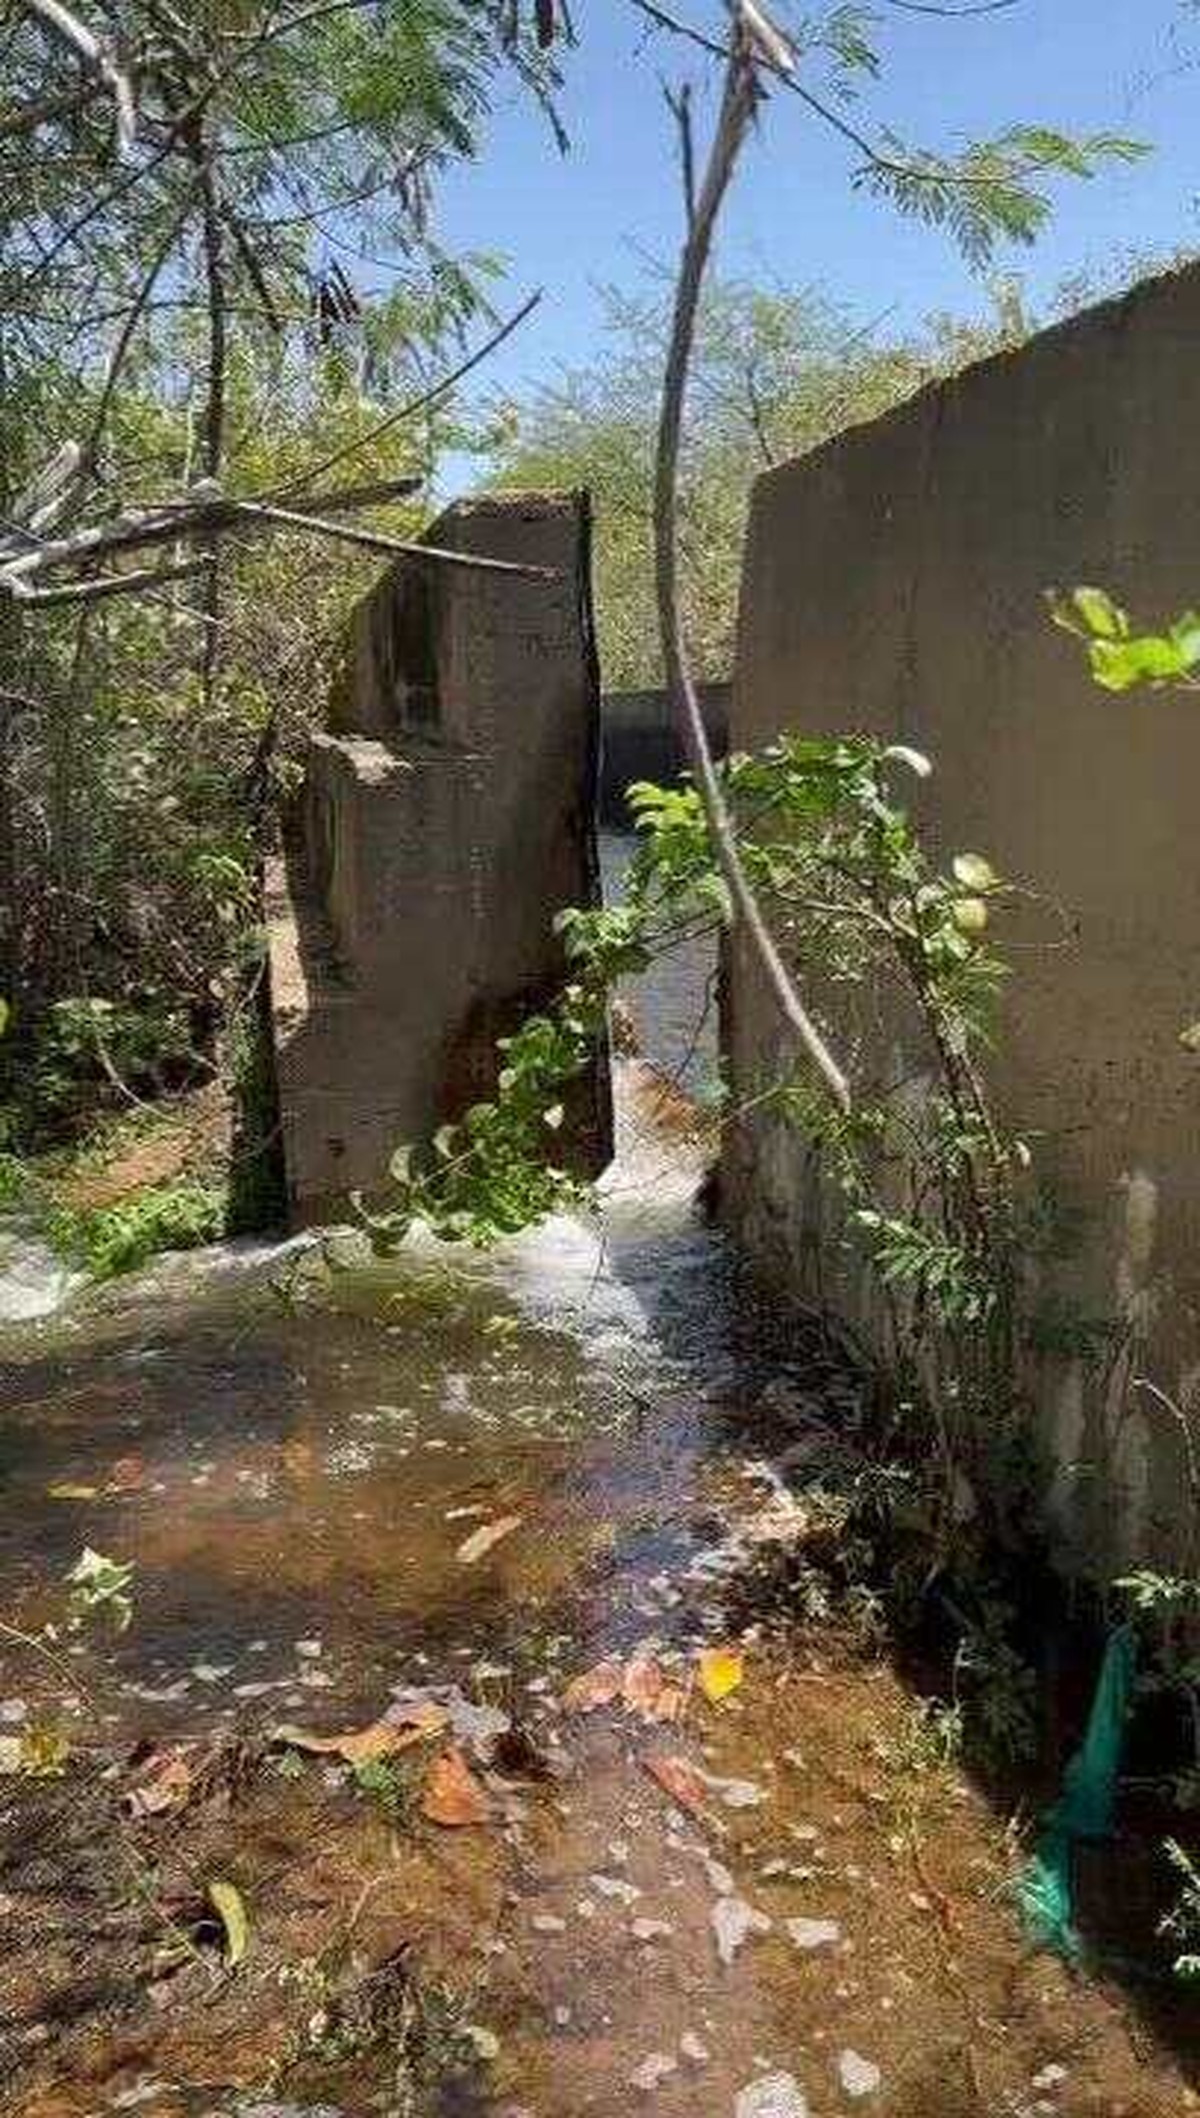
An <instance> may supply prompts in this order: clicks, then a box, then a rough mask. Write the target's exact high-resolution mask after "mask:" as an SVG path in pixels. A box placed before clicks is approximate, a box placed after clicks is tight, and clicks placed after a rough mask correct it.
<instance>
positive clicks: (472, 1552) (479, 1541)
mask: <svg viewBox="0 0 1200 2118" xmlns="http://www.w3.org/2000/svg"><path fill="white" fill-rule="evenodd" d="M524 1520H525V1517H524V1516H523V1515H502V1516H501V1517H500V1520H499V1521H498V1522H483V1523H481V1524H480V1526H479V1528H478V1529H477V1530H472V1532H471V1534H470V1536H469V1537H464V1539H463V1541H462V1543H461V1544H460V1545H459V1548H458V1553H457V1558H458V1561H459V1564H460V1565H461V1566H474V1565H475V1562H476V1560H477V1559H484V1558H486V1556H487V1554H488V1553H489V1552H490V1551H491V1549H492V1547H493V1545H497V1544H499V1542H500V1539H501V1538H502V1537H511V1535H512V1533H513V1531H514V1530H519V1529H520V1527H521V1524H522V1523H523V1522H524Z"/></svg>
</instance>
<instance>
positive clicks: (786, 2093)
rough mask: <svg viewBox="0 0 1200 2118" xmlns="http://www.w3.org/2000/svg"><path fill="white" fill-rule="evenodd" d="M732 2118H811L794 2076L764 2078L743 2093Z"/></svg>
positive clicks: (775, 2075)
mask: <svg viewBox="0 0 1200 2118" xmlns="http://www.w3.org/2000/svg"><path fill="white" fill-rule="evenodd" d="M733 2118H808V2102H807V2099H806V2097H805V2095H804V2091H803V2089H802V2088H801V2087H800V2084H799V2082H798V2081H797V2079H796V2077H795V2075H794V2074H764V2075H762V2077H761V2078H760V2079H759V2080H758V2081H752V2082H751V2083H750V2084H749V2086H748V2087H747V2088H744V2089H743V2090H742V2092H741V2094H740V2096H739V2097H738V2100H737V2102H736V2103H735V2104H734V2107H733Z"/></svg>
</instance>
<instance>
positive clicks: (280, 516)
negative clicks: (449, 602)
mask: <svg viewBox="0 0 1200 2118" xmlns="http://www.w3.org/2000/svg"><path fill="white" fill-rule="evenodd" d="M419 483H420V481H419V480H417V479H413V478H402V479H389V480H381V481H379V482H377V483H375V484H372V485H366V486H352V487H347V488H346V489H344V490H343V491H340V492H334V493H328V494H320V495H315V496H314V498H313V501H312V504H311V507H310V508H309V509H306V510H305V511H304V512H300V511H299V510H297V509H295V508H285V507H279V506H276V505H274V504H272V503H270V502H267V501H261V500H237V499H233V498H230V497H227V496H226V495H224V494H222V493H220V492H219V491H214V490H213V489H212V486H211V484H210V482H209V481H202V482H201V483H199V484H198V485H196V486H194V487H193V488H192V489H191V491H190V492H189V493H187V494H184V495H182V496H181V497H180V498H179V499H176V500H171V501H167V502H164V503H162V504H161V505H160V506H159V507H158V508H156V509H152V510H150V509H148V510H145V511H142V512H139V513H126V514H124V515H119V516H117V517H115V518H114V519H113V520H112V521H111V522H107V523H100V524H97V525H96V526H95V527H93V528H91V529H85V530H79V531H76V532H75V534H74V535H72V536H69V537H58V538H53V539H51V538H46V537H42V536H39V535H38V534H37V532H36V531H34V530H33V529H32V528H31V527H30V526H28V525H27V524H25V523H21V522H17V521H15V520H14V521H10V522H7V523H4V524H2V525H0V594H7V595H8V596H11V597H12V598H13V599H14V600H16V601H19V602H21V603H23V604H31V603H37V604H42V605H45V604H48V603H51V602H56V603H59V602H79V603H84V602H87V601H89V600H94V599H99V598H100V597H107V596H115V595H118V594H120V593H121V592H122V590H124V591H125V592H126V593H129V594H134V593H144V592H146V591H147V590H157V589H158V588H160V587H161V586H162V583H163V582H164V581H165V580H168V579H180V578H183V574H184V573H185V572H187V573H196V572H198V571H201V570H203V568H204V565H205V562H204V561H202V560H201V561H196V560H192V561H183V562H181V563H180V566H179V567H178V568H177V569H175V570H163V569H155V570H146V569H139V570H138V571H136V572H134V571H130V572H127V573H123V574H122V573H116V574H106V575H102V576H99V577H97V576H95V575H85V576H84V578H82V579H80V580H79V581H77V582H75V583H73V584H70V583H63V584H62V585H61V586H51V587H49V588H46V587H43V586H41V583H42V581H43V580H44V578H45V577H46V576H48V575H53V574H55V573H58V572H60V571H62V570H64V569H67V570H74V569H78V568H87V567H90V566H92V565H94V564H95V563H96V562H98V561H102V560H109V559H111V558H113V557H114V556H115V555H118V554H121V553H124V552H130V553H132V552H139V551H146V550H150V549H153V548H154V547H155V546H158V545H166V544H175V543H179V542H184V541H193V540H195V541H197V542H202V543H204V544H205V545H207V546H209V547H211V546H212V545H213V543H214V541H215V540H217V539H218V538H220V537H223V536H228V535H229V534H230V533H232V532H236V531H239V530H241V531H246V530H251V531H253V530H260V531H269V530H271V529H274V528H276V527H279V528H288V529H297V530H303V531H305V532H307V533H309V534H311V535H315V536H320V537H328V538H331V539H333V540H334V541H335V542H341V543H345V544H353V545H356V546H358V548H359V549H360V550H363V551H371V552H379V553H381V554H384V555H386V556H388V557H404V558H409V559H416V560H420V561H422V562H426V561H427V562H429V563H430V564H432V565H446V566H455V567H465V568H467V569H469V570H472V571H474V572H477V573H497V574H506V575H510V576H515V577H517V578H521V579H525V580H534V581H554V580H557V579H558V578H559V577H558V574H557V572H556V571H555V569H554V568H553V567H545V566H530V565H525V564H523V563H520V562H518V561H516V560H511V559H490V558H486V557H484V556H483V555H482V554H481V553H478V552H455V551H449V550H447V549H445V548H444V547H442V546H440V545H433V544H422V543H418V542H416V541H415V540H414V539H412V538H406V537H392V536H388V535H386V534H385V533H384V532H383V531H381V530H366V529H354V528H351V527H350V526H349V525H348V524H347V523H344V522H340V521H338V520H336V519H335V518H336V515H337V513H338V512H339V511H343V512H348V511H351V510H353V509H355V508H358V507H364V506H369V505H371V504H374V503H378V502H379V501H381V500H387V499H394V498H396V497H397V495H398V494H402V493H406V492H412V491H413V490H414V489H415V487H416V486H417V485H418V484H419Z"/></svg>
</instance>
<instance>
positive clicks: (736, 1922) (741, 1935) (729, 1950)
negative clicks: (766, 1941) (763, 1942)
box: [709, 1897, 771, 1965]
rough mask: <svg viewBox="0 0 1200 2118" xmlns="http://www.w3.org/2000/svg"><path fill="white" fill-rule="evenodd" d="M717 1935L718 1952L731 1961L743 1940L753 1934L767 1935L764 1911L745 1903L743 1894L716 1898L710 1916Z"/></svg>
mask: <svg viewBox="0 0 1200 2118" xmlns="http://www.w3.org/2000/svg"><path fill="white" fill-rule="evenodd" d="M709 1916H710V1918H711V1920H712V1930H713V1934H714V1936H715V1938H716V1944H717V1955H718V1956H719V1957H720V1959H721V1962H722V1963H723V1964H726V1965H728V1964H731V1963H732V1962H733V1959H734V1957H735V1956H736V1955H737V1953H738V1950H739V1949H740V1948H741V1947H742V1944H743V1942H747V1941H749V1939H750V1936H751V1935H752V1934H769V1933H770V1931H771V1922H770V1920H769V1919H768V1918H767V1915H766V1913H765V1912H759V1911H758V1910H757V1909H756V1907H755V1906H753V1905H750V1904H747V1902H746V1899H745V1898H744V1897H719V1898H718V1899H717V1900H716V1903H715V1904H714V1906H713V1908H712V1912H711V1914H710V1915H709Z"/></svg>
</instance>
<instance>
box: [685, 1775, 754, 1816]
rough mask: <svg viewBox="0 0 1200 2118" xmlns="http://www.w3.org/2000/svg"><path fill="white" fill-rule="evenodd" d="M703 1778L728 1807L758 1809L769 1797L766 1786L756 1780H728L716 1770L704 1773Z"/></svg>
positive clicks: (706, 1784) (707, 1785)
mask: <svg viewBox="0 0 1200 2118" xmlns="http://www.w3.org/2000/svg"><path fill="white" fill-rule="evenodd" d="M701 1778H702V1779H703V1781H704V1784H705V1786H706V1787H711V1788H712V1791H713V1793H714V1794H715V1795H716V1796H717V1798H718V1800H719V1801H720V1802H722V1803H723V1805H724V1807H725V1808H726V1809H757V1808H758V1806H759V1804H760V1802H765V1801H766V1799H767V1795H766V1790H765V1788H762V1787H760V1786H759V1785H758V1783H757V1781H755V1780H726V1779H722V1778H721V1777H720V1775H719V1774H718V1773H715V1772H706V1773H702V1774H701Z"/></svg>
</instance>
